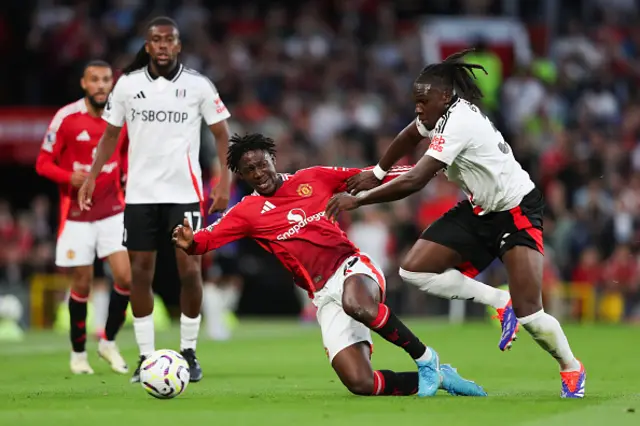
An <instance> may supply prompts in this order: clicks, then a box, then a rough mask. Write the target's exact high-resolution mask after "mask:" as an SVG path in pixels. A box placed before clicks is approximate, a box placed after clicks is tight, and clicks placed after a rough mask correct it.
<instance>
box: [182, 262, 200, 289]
mask: <svg viewBox="0 0 640 426" xmlns="http://www.w3.org/2000/svg"><path fill="white" fill-rule="evenodd" d="M179 273H180V281H181V282H182V285H184V286H187V287H190V286H201V285H202V272H201V270H200V265H197V264H195V263H194V262H188V263H186V264H185V265H182V267H181V268H180V271H179Z"/></svg>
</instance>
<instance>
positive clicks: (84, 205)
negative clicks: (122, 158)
mask: <svg viewBox="0 0 640 426" xmlns="http://www.w3.org/2000/svg"><path fill="white" fill-rule="evenodd" d="M121 129H122V127H118V126H114V125H113V124H109V123H107V128H106V130H105V131H104V133H103V134H102V137H101V138H100V142H98V148H97V149H96V158H95V159H94V160H93V165H92V166H91V171H89V176H87V179H86V180H85V181H84V183H83V184H82V187H81V188H80V191H78V204H79V205H80V209H81V210H89V209H90V208H91V197H92V195H93V190H94V189H95V186H96V179H97V178H98V175H99V174H100V171H101V170H102V168H103V167H104V165H105V164H106V163H107V161H109V158H111V156H112V155H113V152H114V151H115V150H116V146H118V137H119V136H120V130H121Z"/></svg>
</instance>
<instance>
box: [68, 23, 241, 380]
mask: <svg viewBox="0 0 640 426" xmlns="http://www.w3.org/2000/svg"><path fill="white" fill-rule="evenodd" d="M180 49H181V44H180V38H179V33H178V27H177V25H176V23H175V22H174V21H173V20H172V19H170V18H166V17H159V18H155V19H154V20H152V21H151V22H150V23H149V25H148V27H147V33H146V41H145V45H144V46H143V48H142V49H141V50H140V52H139V53H138V55H137V56H136V58H135V59H134V61H133V63H132V64H131V65H130V66H129V67H127V68H126V69H125V70H124V75H122V76H121V77H120V79H119V80H118V82H117V84H116V86H115V88H114V89H113V92H112V93H111V96H110V97H109V100H108V101H107V106H106V108H105V110H104V114H103V119H104V120H106V121H107V123H108V126H107V128H106V130H105V133H104V135H103V136H102V139H101V141H100V144H99V146H98V151H97V154H96V158H95V161H94V163H93V166H92V168H91V172H90V175H89V177H88V178H87V180H86V182H85V183H84V185H83V187H82V188H81V190H80V193H79V194H78V199H79V203H80V205H81V206H83V208H90V206H91V195H92V192H93V188H94V186H95V178H96V176H97V173H98V171H99V170H100V169H101V168H102V166H103V164H104V162H105V161H106V160H107V159H108V158H109V157H110V156H111V153H112V152H113V149H114V148H115V146H116V142H117V137H118V134H119V132H120V129H121V128H122V127H123V126H124V124H125V123H126V125H127V130H128V136H129V168H128V178H127V187H126V198H125V211H124V227H125V231H124V236H123V242H124V245H125V246H126V247H127V250H128V252H129V257H130V259H131V267H132V274H133V277H132V288H131V307H132V310H133V315H134V317H135V318H134V329H135V336H136V341H137V342H138V347H139V349H140V359H139V363H138V368H137V369H136V371H135V372H134V374H133V377H132V378H131V381H132V382H137V381H139V380H140V377H139V367H140V364H141V363H142V361H144V359H145V358H146V357H148V356H149V355H150V354H151V353H152V352H153V351H154V350H155V341H154V327H153V291H152V282H153V273H154V269H155V261H156V251H157V249H158V245H159V242H160V241H161V240H162V239H165V238H166V239H169V238H171V231H172V229H173V228H174V227H175V226H176V225H178V224H182V222H183V221H184V219H187V220H188V221H189V222H190V223H191V225H192V226H193V227H194V228H196V229H199V228H201V226H202V222H203V218H204V212H203V210H202V205H203V201H204V199H203V196H202V177H201V171H200V165H199V162H198V154H199V151H200V126H201V121H202V120H204V121H205V122H206V124H207V125H208V126H209V128H210V130H211V132H212V133H213V135H214V137H215V139H216V144H217V149H218V156H219V158H220V161H221V162H222V163H223V164H221V168H222V170H224V171H225V173H222V175H221V179H220V183H219V184H218V186H217V187H216V188H214V189H213V191H212V194H211V196H212V198H213V204H212V206H211V211H222V210H224V209H226V207H227V203H228V201H229V191H230V183H231V175H230V173H229V172H227V166H226V162H225V160H226V157H227V147H228V143H229V129H228V125H227V122H226V119H227V118H229V116H230V114H229V112H228V111H227V108H226V107H225V105H224V103H223V102H222V100H221V99H220V96H219V95H218V92H217V90H216V88H215V87H214V85H213V84H212V83H211V81H210V80H209V79H208V78H206V77H204V76H203V75H201V74H199V73H197V72H196V71H193V70H190V69H188V68H185V67H184V66H183V65H182V64H181V63H180V62H179V61H178V55H179V53H180ZM176 261H177V266H178V273H179V275H180V281H181V284H182V288H181V293H180V307H181V310H182V316H181V318H180V337H181V338H180V350H181V353H182V355H183V356H184V357H185V359H186V360H187V362H188V363H189V368H190V372H191V381H192V382H197V381H199V380H200V379H201V378H202V369H201V367H200V364H199V363H198V360H197V358H196V354H195V349H196V342H197V337H198V332H199V329H200V319H201V317H200V308H201V306H202V273H201V259H200V257H199V256H196V257H195V258H193V257H189V256H187V255H186V254H185V253H184V252H183V251H182V250H176Z"/></svg>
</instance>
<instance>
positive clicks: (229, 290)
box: [221, 284, 242, 312]
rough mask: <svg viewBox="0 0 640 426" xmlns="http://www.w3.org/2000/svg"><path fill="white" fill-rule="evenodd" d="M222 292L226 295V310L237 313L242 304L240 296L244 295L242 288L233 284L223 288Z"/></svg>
mask: <svg viewBox="0 0 640 426" xmlns="http://www.w3.org/2000/svg"><path fill="white" fill-rule="evenodd" d="M221 290H222V292H223V293H224V308H225V310H226V311H231V312H233V311H235V310H236V309H237V308H238V303H239V302H240V296H241V295H242V294H241V292H240V288H239V287H238V286H235V285H233V284H228V285H225V286H224V287H222V289H221Z"/></svg>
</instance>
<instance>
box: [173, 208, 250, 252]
mask: <svg viewBox="0 0 640 426" xmlns="http://www.w3.org/2000/svg"><path fill="white" fill-rule="evenodd" d="M244 207H245V204H244V203H243V201H240V203H238V204H236V205H235V206H233V207H231V208H230V209H229V210H227V212H226V213H225V214H224V216H222V217H221V218H220V219H218V220H217V221H216V222H214V223H213V224H211V225H209V226H207V227H206V228H202V229H200V230H198V231H196V232H193V230H192V228H191V226H190V224H189V222H185V223H186V224H187V225H189V227H186V226H185V225H179V226H177V227H176V229H174V232H173V235H172V241H173V243H174V244H175V245H176V246H177V247H180V248H181V249H183V250H185V251H186V252H187V253H188V254H191V255H200V254H205V253H207V252H210V251H212V250H215V249H217V248H220V247H222V246H223V245H225V244H229V243H232V242H234V241H237V240H239V239H241V238H244V237H251V235H252V227H251V223H250V221H249V219H247V218H246V217H245V216H244V213H242V210H243V209H244ZM176 231H177V232H178V233H177V234H176Z"/></svg>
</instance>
